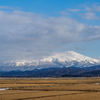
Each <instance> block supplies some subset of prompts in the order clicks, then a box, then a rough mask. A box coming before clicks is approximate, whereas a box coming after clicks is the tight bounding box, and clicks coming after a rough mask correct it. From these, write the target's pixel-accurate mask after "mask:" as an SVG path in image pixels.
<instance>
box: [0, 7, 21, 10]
mask: <svg viewBox="0 0 100 100" xmlns="http://www.w3.org/2000/svg"><path fill="white" fill-rule="evenodd" d="M0 9H11V10H14V9H21V8H19V7H10V6H0Z"/></svg>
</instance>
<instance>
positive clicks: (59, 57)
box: [0, 51, 100, 71]
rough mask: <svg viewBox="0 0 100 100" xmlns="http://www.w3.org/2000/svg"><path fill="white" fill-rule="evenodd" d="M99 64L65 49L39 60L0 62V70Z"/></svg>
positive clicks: (94, 60) (99, 62) (99, 63)
mask: <svg viewBox="0 0 100 100" xmlns="http://www.w3.org/2000/svg"><path fill="white" fill-rule="evenodd" d="M94 65H100V60H97V59H93V58H90V57H87V56H84V55H81V54H79V53H76V52H74V51H66V52H64V53H55V54H54V55H51V56H49V57H46V58H44V59H41V60H40V61H36V60H34V61H27V60H22V61H12V62H7V63H4V64H3V65H2V64H1V66H3V67H0V70H9V71H10V70H23V71H25V70H33V69H42V68H49V67H71V66H75V67H81V68H82V67H90V66H94Z"/></svg>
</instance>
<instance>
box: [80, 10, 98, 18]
mask: <svg viewBox="0 0 100 100" xmlns="http://www.w3.org/2000/svg"><path fill="white" fill-rule="evenodd" d="M79 16H81V17H82V18H83V19H87V20H93V19H98V17H97V16H96V14H95V13H94V12H86V13H83V14H82V13H81V14H79Z"/></svg>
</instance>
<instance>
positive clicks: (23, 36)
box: [0, 10, 100, 60]
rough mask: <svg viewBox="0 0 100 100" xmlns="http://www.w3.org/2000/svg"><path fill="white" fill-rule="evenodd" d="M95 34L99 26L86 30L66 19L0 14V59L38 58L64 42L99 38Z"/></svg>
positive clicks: (82, 25) (87, 27) (73, 20)
mask: <svg viewBox="0 0 100 100" xmlns="http://www.w3.org/2000/svg"><path fill="white" fill-rule="evenodd" d="M91 30H92V31H91ZM99 32H100V28H99V26H95V27H89V26H87V25H85V24H83V23H79V22H78V21H77V20H75V19H72V18H68V17H49V18H43V17H42V16H41V15H39V14H35V13H30V12H23V11H18V10H14V11H12V12H5V11H0V46H1V47H0V56H1V58H2V59H0V60H7V59H9V60H12V59H13V60H14V59H29V60H31V59H39V58H40V57H43V56H44V55H49V54H51V52H50V51H56V50H58V49H59V48H63V46H65V45H66V44H68V43H74V42H80V41H88V40H94V39H99V38H96V36H98V35H99ZM91 37H92V38H91ZM93 37H94V38H93Z"/></svg>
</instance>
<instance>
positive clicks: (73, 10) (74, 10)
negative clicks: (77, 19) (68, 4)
mask: <svg viewBox="0 0 100 100" xmlns="http://www.w3.org/2000/svg"><path fill="white" fill-rule="evenodd" d="M67 11H71V12H79V11H81V9H68V10H67Z"/></svg>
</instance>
